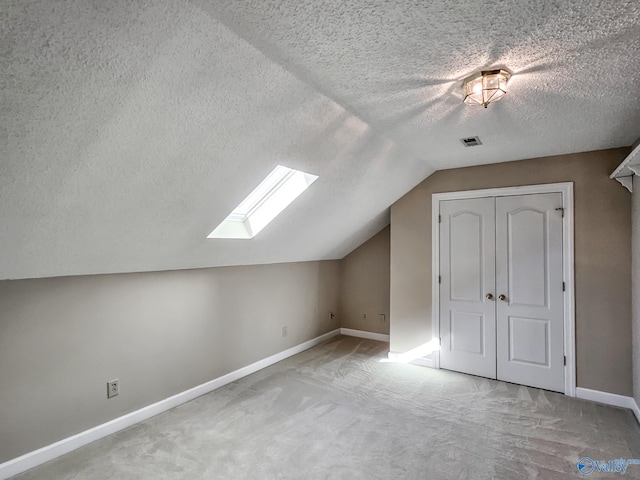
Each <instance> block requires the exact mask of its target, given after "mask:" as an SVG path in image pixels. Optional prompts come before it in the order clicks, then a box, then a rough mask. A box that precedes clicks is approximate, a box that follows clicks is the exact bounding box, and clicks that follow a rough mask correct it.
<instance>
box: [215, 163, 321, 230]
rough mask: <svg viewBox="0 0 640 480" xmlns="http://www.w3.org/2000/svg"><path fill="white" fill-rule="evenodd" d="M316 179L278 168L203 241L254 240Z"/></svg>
mask: <svg viewBox="0 0 640 480" xmlns="http://www.w3.org/2000/svg"><path fill="white" fill-rule="evenodd" d="M317 178H318V176H317V175H311V174H310V173H305V172H301V171H300V170H293V169H291V168H287V167H283V166H282V165H278V166H277V167H276V168H274V169H273V170H272V171H271V173H269V175H267V178H265V179H264V180H263V181H262V182H261V183H260V185H258V186H257V187H256V188H255V190H253V192H251V193H250V194H249V195H248V196H247V198H245V199H244V200H243V201H242V202H241V203H240V205H238V206H237V207H236V208H235V209H234V210H233V211H232V212H231V213H230V214H229V216H228V217H227V218H225V219H224V220H223V221H222V223H221V224H220V225H218V226H217V227H216V228H215V230H214V231H213V232H211V233H210V234H209V236H208V237H207V238H253V237H255V236H256V235H257V234H258V233H259V232H260V230H262V229H263V228H264V227H266V226H267V225H268V224H269V222H271V220H273V219H274V218H276V217H277V216H278V215H279V214H280V212H282V211H283V210H284V209H285V208H287V206H288V205H289V204H290V203H291V202H293V201H294V200H295V199H296V198H298V196H299V195H300V194H301V193H302V192H304V191H305V190H306V189H307V187H309V185H311V184H312V183H313V182H315V181H316V179H317Z"/></svg>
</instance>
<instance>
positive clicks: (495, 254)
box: [440, 193, 564, 392]
mask: <svg viewBox="0 0 640 480" xmlns="http://www.w3.org/2000/svg"><path fill="white" fill-rule="evenodd" d="M561 207H562V194H561V193H544V194H534V195H517V196H505V197H487V198H473V199H465V200H446V201H441V202H440V222H441V224H440V274H441V278H440V283H441V284H440V336H441V347H440V367H441V368H446V369H450V370H456V371H459V372H465V373H470V374H473V375H480V376H482V377H488V378H495V379H498V380H504V381H507V382H513V383H519V384H522V385H529V386H533V387H539V388H544V389H547V390H555V391H559V392H564V318H563V316H564V298H563V297H564V292H563V274H562V264H563V263H562V208H561Z"/></svg>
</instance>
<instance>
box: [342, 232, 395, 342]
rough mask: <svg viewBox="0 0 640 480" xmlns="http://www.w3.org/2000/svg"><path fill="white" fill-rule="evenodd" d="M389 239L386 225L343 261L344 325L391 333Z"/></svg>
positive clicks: (345, 326)
mask: <svg viewBox="0 0 640 480" xmlns="http://www.w3.org/2000/svg"><path fill="white" fill-rule="evenodd" d="M389 241H390V228H389V227H386V228H384V229H383V230H381V231H380V232H379V233H378V234H377V235H375V236H374V237H372V238H371V239H370V240H369V241H367V242H365V243H363V244H362V245H361V246H360V247H358V248H356V249H355V250H354V251H353V252H351V253H350V254H349V255H347V256H346V257H344V258H343V259H342V260H341V261H340V310H339V315H340V326H341V327H344V328H354V329H356V330H365V331H368V332H376V333H383V334H388V333H389V249H390V247H389ZM365 314H366V316H367V318H363V315H365ZM380 314H384V316H385V321H384V323H382V322H380V318H379V315H380Z"/></svg>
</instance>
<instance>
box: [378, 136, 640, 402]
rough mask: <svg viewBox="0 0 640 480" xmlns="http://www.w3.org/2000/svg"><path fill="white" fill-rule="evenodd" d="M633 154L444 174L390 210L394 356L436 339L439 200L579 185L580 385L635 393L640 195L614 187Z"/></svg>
mask: <svg viewBox="0 0 640 480" xmlns="http://www.w3.org/2000/svg"><path fill="white" fill-rule="evenodd" d="M480 148H481V147H480ZM628 152H629V149H628V148H623V149H614V150H603V151H598V152H588V153H579V154H572V155H563V156H555V157H547V158H540V159H533V160H523V161H518V162H509V163H499V164H492V165H484V166H479V167H469V168H459V169H452V170H441V171H438V172H436V173H434V174H433V175H431V176H430V177H428V178H427V179H426V180H425V181H423V182H422V183H421V184H419V185H418V186H417V187H416V188H414V189H413V190H411V191H410V192H409V193H408V194H407V195H405V196H404V197H403V198H401V199H400V200H399V201H398V202H396V203H395V204H394V205H393V206H392V207H391V331H390V335H391V345H390V348H391V350H393V351H398V352H403V351H407V350H409V349H411V348H414V347H416V346H419V345H421V344H423V343H425V342H427V341H429V340H431V194H432V193H437V192H451V191H459V190H474V189H482V188H497V187H508V186H517V185H532V184H541V183H555V182H568V181H572V182H574V195H575V276H576V278H575V281H576V282H575V283H576V350H577V385H578V386H580V387H585V388H591V389H595V390H601V391H604V392H611V393H617V394H620V395H632V392H633V386H632V374H631V365H632V360H631V357H632V354H631V195H630V194H629V192H628V191H627V190H626V189H624V188H622V187H621V186H620V184H619V183H618V182H615V181H613V180H610V179H609V174H610V173H611V172H612V171H613V170H614V169H615V167H617V166H618V164H619V163H620V162H621V161H622V160H623V159H624V158H625V156H626V155H627V154H628ZM470 154H472V153H470Z"/></svg>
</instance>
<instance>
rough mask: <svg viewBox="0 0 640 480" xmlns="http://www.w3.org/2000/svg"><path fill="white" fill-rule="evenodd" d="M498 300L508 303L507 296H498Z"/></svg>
mask: <svg viewBox="0 0 640 480" xmlns="http://www.w3.org/2000/svg"><path fill="white" fill-rule="evenodd" d="M498 298H499V299H500V300H502V301H503V302H506V301H507V296H506V295H503V294H500V295H498Z"/></svg>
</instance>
